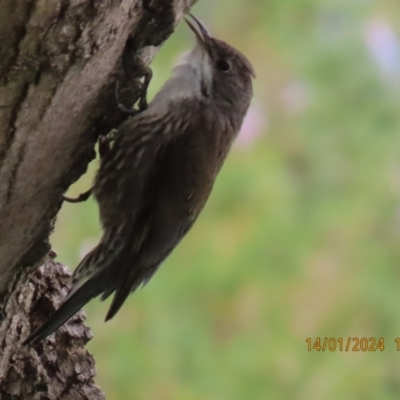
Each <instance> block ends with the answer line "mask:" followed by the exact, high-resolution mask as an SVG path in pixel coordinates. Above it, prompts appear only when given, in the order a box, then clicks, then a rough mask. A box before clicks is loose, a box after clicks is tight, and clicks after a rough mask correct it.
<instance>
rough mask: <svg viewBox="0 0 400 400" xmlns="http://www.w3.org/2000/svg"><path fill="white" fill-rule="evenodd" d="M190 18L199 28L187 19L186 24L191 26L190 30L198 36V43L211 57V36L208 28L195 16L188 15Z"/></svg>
mask: <svg viewBox="0 0 400 400" xmlns="http://www.w3.org/2000/svg"><path fill="white" fill-rule="evenodd" d="M188 15H189V17H190V18H192V19H193V20H194V22H196V24H197V28H198V29H196V27H195V26H194V25H193V24H192V23H191V22H190V21H189V20H187V19H186V18H185V21H186V23H187V24H188V25H189V28H190V29H191V30H192V31H193V33H194V34H195V35H196V39H197V42H198V43H199V44H200V45H201V46H202V47H203V48H204V50H206V52H207V53H208V54H209V55H210V56H211V44H210V41H211V36H210V34H209V32H208V30H207V28H206V27H205V26H204V25H203V23H202V22H201V21H200V20H199V19H197V18H196V17H195V16H194V15H193V14H190V13H189V14H188Z"/></svg>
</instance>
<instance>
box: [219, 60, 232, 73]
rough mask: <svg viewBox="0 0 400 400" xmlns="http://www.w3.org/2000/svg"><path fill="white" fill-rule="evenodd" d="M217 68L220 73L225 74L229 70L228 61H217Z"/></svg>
mask: <svg viewBox="0 0 400 400" xmlns="http://www.w3.org/2000/svg"><path fill="white" fill-rule="evenodd" d="M217 68H218V69H219V70H220V71H223V72H226V71H229V70H230V69H231V64H229V63H228V61H225V60H218V61H217Z"/></svg>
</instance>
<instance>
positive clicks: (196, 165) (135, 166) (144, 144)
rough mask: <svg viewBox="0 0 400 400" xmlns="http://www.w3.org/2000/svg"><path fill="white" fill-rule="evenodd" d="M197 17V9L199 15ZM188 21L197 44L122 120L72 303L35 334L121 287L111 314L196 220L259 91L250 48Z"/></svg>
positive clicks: (106, 160) (99, 181)
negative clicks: (98, 233)
mask: <svg viewBox="0 0 400 400" xmlns="http://www.w3.org/2000/svg"><path fill="white" fill-rule="evenodd" d="M193 18H194V17H193ZM194 20H195V21H196V23H197V29H196V28H195V27H194V25H193V24H192V23H191V22H189V21H187V23H188V24H189V26H190V28H191V29H192V31H193V32H194V33H195V35H196V38H197V45H196V47H195V48H194V49H193V50H192V52H191V53H190V54H189V55H188V56H187V57H186V59H185V61H184V62H183V63H182V64H180V65H178V66H177V67H176V68H175V70H174V72H173V75H172V77H171V78H170V79H169V80H168V81H167V82H166V83H165V85H164V86H163V88H162V89H161V90H160V92H159V93H158V94H157V95H156V96H155V98H154V100H153V101H152V102H151V103H150V104H149V107H148V108H147V109H146V110H145V111H143V112H142V113H140V114H138V115H136V116H134V117H132V118H130V119H128V120H127V121H125V122H124V123H123V124H122V125H121V126H120V127H119V129H118V132H117V133H116V136H115V141H114V145H113V146H112V148H111V149H110V151H109V152H107V153H106V154H105V155H104V157H103V158H102V161H101V165H100V168H99V171H98V173H97V176H96V178H95V183H94V187H93V193H94V196H95V198H96V200H97V202H98V204H99V209H100V219H101V223H102V227H103V230H104V235H103V237H102V239H101V241H100V243H99V244H98V245H97V246H96V247H95V248H94V249H93V250H92V251H91V252H90V253H89V254H88V255H87V256H86V257H85V258H84V259H83V260H82V261H81V263H80V264H79V266H78V268H77V269H76V271H75V273H74V275H73V279H72V288H71V291H70V293H69V294H68V296H67V298H66V300H65V302H64V304H63V305H62V306H61V307H60V309H59V310H57V311H56V312H55V313H54V314H53V315H52V316H51V317H50V318H49V320H48V321H46V322H45V323H44V324H43V325H42V326H41V327H40V328H39V329H37V330H36V331H35V332H34V333H33V334H32V335H31V336H30V337H29V338H28V339H27V340H26V342H29V341H37V340H41V339H43V338H44V337H46V336H47V335H49V334H50V333H51V332H53V331H54V330H55V329H57V328H58V327H59V326H60V325H62V324H63V323H64V322H65V321H66V320H68V319H69V318H70V317H71V316H72V315H73V314H74V313H75V312H77V311H78V310H79V309H80V308H81V307H82V306H83V305H84V304H85V303H87V302H88V301H89V300H90V299H91V298H93V297H95V296H98V295H102V299H105V298H106V297H108V296H109V295H110V294H112V293H114V292H115V294H114V298H113V301H112V304H111V306H110V309H109V311H108V314H107V317H106V320H108V319H110V318H112V317H113V316H114V315H115V314H116V313H117V311H118V310H119V309H120V307H121V306H122V304H123V303H124V301H125V300H126V298H127V296H128V295H129V294H130V293H132V292H133V291H134V290H135V289H136V288H137V287H138V286H139V285H140V284H145V283H146V282H147V281H148V280H149V279H150V278H151V276H152V275H153V274H154V272H155V271H156V270H157V268H158V267H159V266H160V265H161V263H162V262H163V261H164V259H165V258H166V257H167V256H168V254H169V253H170V252H171V251H172V250H173V249H174V248H175V247H176V245H177V244H178V243H179V241H180V240H181V239H182V237H183V236H184V235H185V234H186V233H187V231H188V230H189V229H190V228H191V226H192V225H193V223H194V222H195V220H196V218H197V217H198V215H199V213H200V212H201V210H202V209H203V207H204V205H205V203H206V201H207V199H208V197H209V195H210V192H211V190H212V187H213V184H214V180H215V178H216V176H217V174H218V172H219V170H220V168H221V166H222V164H223V161H224V159H225V157H226V155H227V153H228V151H229V149H230V147H231V144H232V142H233V140H234V138H235V137H236V135H237V133H238V131H239V129H240V126H241V124H242V122H243V118H244V116H245V114H246V111H247V109H248V107H249V104H250V100H251V97H252V85H251V78H252V77H254V71H253V68H252V66H251V64H250V62H249V61H248V60H247V59H246V58H245V56H244V55H243V54H241V53H240V52H239V51H237V50H236V49H234V48H233V47H232V46H230V45H228V44H227V43H225V42H222V41H220V40H217V39H214V38H212V37H211V36H210V35H209V33H208V32H207V31H206V29H205V28H204V26H203V25H202V24H201V23H200V21H198V20H197V19H196V18H194Z"/></svg>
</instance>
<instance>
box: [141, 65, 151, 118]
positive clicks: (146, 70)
mask: <svg viewBox="0 0 400 400" xmlns="http://www.w3.org/2000/svg"><path fill="white" fill-rule="evenodd" d="M152 76H153V71H152V70H151V68H150V67H149V66H148V65H146V64H143V83H142V87H141V89H140V100H139V111H144V110H145V109H146V108H147V89H148V87H149V83H150V81H151V78H152Z"/></svg>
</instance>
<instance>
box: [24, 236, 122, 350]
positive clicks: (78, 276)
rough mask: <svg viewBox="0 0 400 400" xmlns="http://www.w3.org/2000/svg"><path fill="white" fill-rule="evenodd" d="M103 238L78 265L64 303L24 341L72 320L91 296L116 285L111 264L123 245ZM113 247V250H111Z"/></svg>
mask: <svg viewBox="0 0 400 400" xmlns="http://www.w3.org/2000/svg"><path fill="white" fill-rule="evenodd" d="M107 236H108V235H107ZM104 239H105V238H104V237H103V240H101V241H100V243H99V244H98V245H97V246H96V247H95V248H94V249H93V250H92V251H91V252H90V253H88V254H87V255H86V257H85V258H84V259H83V260H82V261H81V262H80V264H79V265H78V267H77V269H76V270H75V272H74V274H73V277H72V287H71V289H70V291H69V293H68V296H67V297H66V299H65V300H64V303H63V304H62V305H61V307H60V308H59V309H58V310H57V311H55V312H54V314H52V315H51V316H50V317H49V318H48V319H47V321H45V322H44V323H43V325H41V326H39V327H38V328H37V329H36V330H35V331H34V332H33V333H31V335H30V336H29V337H28V338H27V339H26V340H25V341H24V344H28V343H35V342H38V341H40V340H42V339H44V338H45V337H47V336H48V335H50V334H51V333H53V332H54V331H55V330H56V329H58V328H59V327H60V326H61V325H62V324H63V323H64V322H66V321H67V320H69V319H70V318H71V317H72V316H73V315H74V314H75V313H76V312H78V311H79V310H80V309H81V308H82V307H83V306H84V305H85V304H86V303H88V302H89V301H90V300H91V299H92V298H94V297H96V296H98V295H100V294H101V293H103V292H104V291H105V290H106V289H110V287H111V288H112V287H113V281H114V279H115V277H114V276H113V274H112V273H111V272H112V271H111V268H110V266H112V265H114V264H115V263H116V262H117V259H118V256H119V255H120V252H119V250H120V249H119V248H117V247H115V246H113V244H112V245H111V246H110V243H109V242H108V243H107V241H105V240H104ZM110 248H111V249H113V250H114V252H110V251H108V250H109V249H110Z"/></svg>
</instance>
